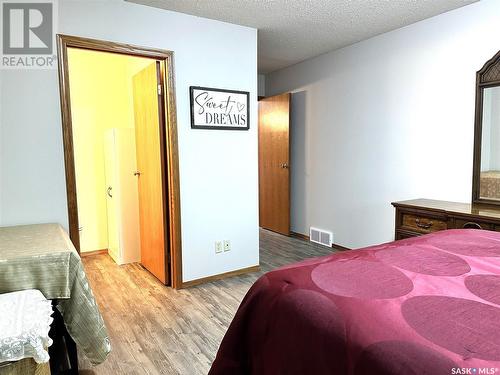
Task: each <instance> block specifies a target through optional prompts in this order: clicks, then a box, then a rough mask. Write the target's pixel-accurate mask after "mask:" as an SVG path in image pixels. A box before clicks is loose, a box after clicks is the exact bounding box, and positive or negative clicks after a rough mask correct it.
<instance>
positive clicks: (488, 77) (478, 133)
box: [472, 51, 500, 206]
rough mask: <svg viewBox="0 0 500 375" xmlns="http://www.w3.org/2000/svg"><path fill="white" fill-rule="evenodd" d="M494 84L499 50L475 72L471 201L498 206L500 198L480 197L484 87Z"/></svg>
mask: <svg viewBox="0 0 500 375" xmlns="http://www.w3.org/2000/svg"><path fill="white" fill-rule="evenodd" d="M495 86H500V51H498V52H497V54H496V55H495V56H493V57H492V58H491V59H490V60H488V61H487V62H486V64H484V66H483V67H482V68H481V70H479V71H478V72H477V73H476V114H475V121H474V160H473V170H472V203H473V204H494V205H499V206H500V199H499V200H495V199H488V198H481V196H480V184H481V181H480V177H481V140H482V130H483V96H484V89H485V88H488V87H495ZM499 146H500V145H499Z"/></svg>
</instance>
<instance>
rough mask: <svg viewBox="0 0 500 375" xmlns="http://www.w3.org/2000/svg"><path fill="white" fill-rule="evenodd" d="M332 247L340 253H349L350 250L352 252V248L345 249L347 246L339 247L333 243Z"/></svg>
mask: <svg viewBox="0 0 500 375" xmlns="http://www.w3.org/2000/svg"><path fill="white" fill-rule="evenodd" d="M332 247H333V248H334V249H335V250H338V251H348V250H352V249H351V248H349V247H345V246H342V245H337V244H334V243H332Z"/></svg>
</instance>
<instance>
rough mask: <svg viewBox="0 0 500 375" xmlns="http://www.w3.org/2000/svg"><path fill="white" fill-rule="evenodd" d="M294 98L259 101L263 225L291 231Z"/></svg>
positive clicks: (276, 230)
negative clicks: (291, 132)
mask: <svg viewBox="0 0 500 375" xmlns="http://www.w3.org/2000/svg"><path fill="white" fill-rule="evenodd" d="M290 99H291V95H290V94H289V93H288V94H282V95H277V96H272V97H268V98H265V99H262V100H260V101H259V219H260V226H261V227H262V228H265V229H269V230H272V231H274V232H278V233H281V234H284V235H287V236H288V235H289V234H290Z"/></svg>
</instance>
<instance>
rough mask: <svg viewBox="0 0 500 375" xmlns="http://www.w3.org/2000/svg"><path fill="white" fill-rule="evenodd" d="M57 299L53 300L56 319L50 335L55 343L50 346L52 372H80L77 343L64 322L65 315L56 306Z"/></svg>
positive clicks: (54, 373)
mask: <svg viewBox="0 0 500 375" xmlns="http://www.w3.org/2000/svg"><path fill="white" fill-rule="evenodd" d="M56 305H57V301H56V300H52V306H53V310H54V313H53V314H52V317H53V318H54V321H53V322H52V324H51V326H50V331H49V336H50V338H51V339H52V341H53V343H52V345H51V346H50V347H49V355H50V372H51V373H52V374H53V375H57V374H75V375H76V374H78V354H77V349H76V344H75V342H74V341H73V339H72V338H71V336H70V335H69V333H68V330H67V329H66V326H65V324H64V320H63V317H62V315H61V313H60V312H59V310H57V308H56Z"/></svg>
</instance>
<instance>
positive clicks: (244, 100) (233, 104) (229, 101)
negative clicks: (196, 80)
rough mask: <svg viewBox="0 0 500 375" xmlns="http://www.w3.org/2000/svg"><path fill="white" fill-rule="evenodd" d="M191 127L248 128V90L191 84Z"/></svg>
mask: <svg viewBox="0 0 500 375" xmlns="http://www.w3.org/2000/svg"><path fill="white" fill-rule="evenodd" d="M189 90H190V97H191V128H193V129H220V130H248V129H250V108H249V98H250V94H249V92H248V91H234V90H223V89H212V88H209V87H197V86H191V87H190V88H189Z"/></svg>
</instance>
